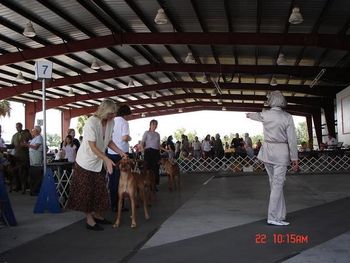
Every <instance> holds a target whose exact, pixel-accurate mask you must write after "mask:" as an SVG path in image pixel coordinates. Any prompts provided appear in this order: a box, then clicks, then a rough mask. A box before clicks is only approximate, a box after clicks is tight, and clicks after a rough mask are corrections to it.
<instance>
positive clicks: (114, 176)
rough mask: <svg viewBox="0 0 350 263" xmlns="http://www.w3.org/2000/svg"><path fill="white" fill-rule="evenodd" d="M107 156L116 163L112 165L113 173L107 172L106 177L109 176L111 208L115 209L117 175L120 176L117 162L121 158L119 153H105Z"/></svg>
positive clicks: (116, 201)
mask: <svg viewBox="0 0 350 263" xmlns="http://www.w3.org/2000/svg"><path fill="white" fill-rule="evenodd" d="M107 156H108V158H109V159H111V160H112V161H113V162H114V163H115V164H116V166H114V167H113V173H111V174H108V177H109V182H108V189H109V196H110V198H111V208H112V210H116V209H117V206H118V187H119V177H120V170H119V166H118V162H119V161H120V160H121V159H122V158H121V156H120V155H119V154H107Z"/></svg>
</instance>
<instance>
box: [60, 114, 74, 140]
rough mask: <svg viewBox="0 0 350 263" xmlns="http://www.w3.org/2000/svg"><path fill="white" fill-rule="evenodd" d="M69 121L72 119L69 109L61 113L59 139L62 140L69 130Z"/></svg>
mask: <svg viewBox="0 0 350 263" xmlns="http://www.w3.org/2000/svg"><path fill="white" fill-rule="evenodd" d="M71 119H72V113H71V109H68V110H64V111H62V116H61V121H62V125H61V138H62V140H63V138H64V136H65V135H66V133H67V131H68V129H69V126H70V120H71Z"/></svg>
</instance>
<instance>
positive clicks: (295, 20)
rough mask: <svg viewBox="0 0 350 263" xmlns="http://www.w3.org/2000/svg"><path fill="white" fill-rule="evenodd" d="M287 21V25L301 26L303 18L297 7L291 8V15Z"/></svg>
mask: <svg viewBox="0 0 350 263" xmlns="http://www.w3.org/2000/svg"><path fill="white" fill-rule="evenodd" d="M288 21H289V23H291V24H293V25H298V24H301V23H302V22H303V21H304V19H303V16H302V15H301V13H300V8H299V7H294V8H293V10H292V13H291V14H290V17H289V19H288Z"/></svg>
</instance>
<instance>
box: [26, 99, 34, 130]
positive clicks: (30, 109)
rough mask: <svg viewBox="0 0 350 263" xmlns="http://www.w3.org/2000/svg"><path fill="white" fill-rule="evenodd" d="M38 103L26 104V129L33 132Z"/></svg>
mask: <svg viewBox="0 0 350 263" xmlns="http://www.w3.org/2000/svg"><path fill="white" fill-rule="evenodd" d="M35 115H36V103H35V102H26V103H25V107H24V127H25V128H26V129H29V130H31V129H32V128H33V127H34V122H35Z"/></svg>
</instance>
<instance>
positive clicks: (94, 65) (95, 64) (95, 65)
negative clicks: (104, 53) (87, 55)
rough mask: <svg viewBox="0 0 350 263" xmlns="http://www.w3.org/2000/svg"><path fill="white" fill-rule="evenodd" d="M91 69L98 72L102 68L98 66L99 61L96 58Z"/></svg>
mask: <svg viewBox="0 0 350 263" xmlns="http://www.w3.org/2000/svg"><path fill="white" fill-rule="evenodd" d="M91 68H92V69H95V70H98V69H100V68H101V66H100V64H98V62H97V60H96V59H95V58H94V59H93V60H92V63H91Z"/></svg>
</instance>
